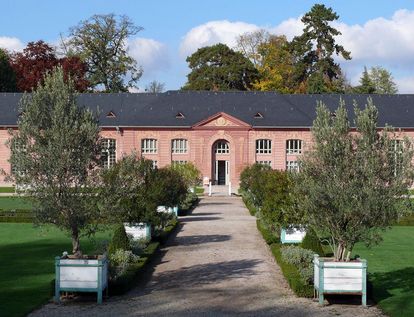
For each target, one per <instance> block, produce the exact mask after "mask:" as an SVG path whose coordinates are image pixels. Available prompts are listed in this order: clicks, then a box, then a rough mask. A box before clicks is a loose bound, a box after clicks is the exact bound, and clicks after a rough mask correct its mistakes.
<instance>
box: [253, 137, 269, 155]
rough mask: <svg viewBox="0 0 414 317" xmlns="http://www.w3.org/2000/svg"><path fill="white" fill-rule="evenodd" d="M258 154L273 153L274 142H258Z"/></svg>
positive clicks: (262, 140) (265, 140) (264, 140)
mask: <svg viewBox="0 0 414 317" xmlns="http://www.w3.org/2000/svg"><path fill="white" fill-rule="evenodd" d="M256 153H257V154H271V153H272V140H268V139H259V140H256Z"/></svg>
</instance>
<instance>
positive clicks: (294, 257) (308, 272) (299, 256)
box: [280, 245, 314, 284]
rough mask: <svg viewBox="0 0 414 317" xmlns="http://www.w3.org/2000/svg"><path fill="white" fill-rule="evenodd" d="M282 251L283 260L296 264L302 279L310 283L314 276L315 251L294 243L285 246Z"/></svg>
mask: <svg viewBox="0 0 414 317" xmlns="http://www.w3.org/2000/svg"><path fill="white" fill-rule="evenodd" d="M280 251H281V254H282V260H283V261H285V262H286V263H289V264H292V265H294V266H296V267H297V269H298V271H299V274H300V276H301V278H302V281H303V282H304V283H306V284H309V283H310V282H311V281H312V278H313V265H312V260H313V256H314V252H313V251H311V250H307V249H303V248H301V247H298V246H292V245H289V246H283V247H282V248H281V249H280Z"/></svg>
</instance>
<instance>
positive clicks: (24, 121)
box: [9, 68, 100, 254]
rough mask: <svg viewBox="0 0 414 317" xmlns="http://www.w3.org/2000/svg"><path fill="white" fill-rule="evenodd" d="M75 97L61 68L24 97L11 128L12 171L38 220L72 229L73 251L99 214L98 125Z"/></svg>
mask: <svg viewBox="0 0 414 317" xmlns="http://www.w3.org/2000/svg"><path fill="white" fill-rule="evenodd" d="M76 96H77V95H76V90H75V86H74V83H73V81H72V80H70V79H69V80H67V81H65V79H64V73H63V70H62V69H61V68H58V69H56V70H55V71H54V72H52V73H48V74H46V76H45V78H44V83H43V84H41V85H39V86H37V89H36V90H35V91H34V92H33V93H32V94H31V95H24V96H23V98H22V99H21V104H20V112H21V113H22V115H21V116H20V118H19V121H18V131H16V132H11V133H12V138H11V141H10V147H11V157H10V163H11V166H12V167H13V173H12V175H9V176H10V177H11V178H13V180H14V181H15V183H16V186H17V187H18V188H23V189H24V191H25V195H26V196H28V197H29V198H32V199H33V200H34V201H35V204H34V206H35V209H34V213H35V216H36V219H37V221H39V222H40V223H51V224H54V225H56V226H57V227H59V228H61V229H63V230H66V231H68V232H69V233H70V235H71V237H72V245H73V253H74V254H75V253H76V254H78V253H79V252H80V243H79V238H80V236H81V235H82V234H90V233H93V232H94V231H95V229H96V227H97V224H98V222H99V218H100V216H99V213H98V208H97V206H96V197H95V196H96V195H95V193H94V192H93V190H92V189H93V188H94V187H95V186H96V182H95V179H94V177H93V175H94V171H95V170H96V167H97V163H98V156H99V153H100V151H99V126H98V121H97V118H96V117H95V115H94V114H93V113H92V112H91V111H89V110H86V109H84V108H80V107H78V104H77V99H76Z"/></svg>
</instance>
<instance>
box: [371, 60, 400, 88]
mask: <svg viewBox="0 0 414 317" xmlns="http://www.w3.org/2000/svg"><path fill="white" fill-rule="evenodd" d="M369 75H370V78H371V81H372V83H373V85H374V87H375V93H377V94H396V93H398V88H397V85H396V84H395V82H394V78H393V77H392V74H391V72H389V71H388V70H386V69H385V68H383V67H381V66H376V67H372V68H371V69H370V72H369Z"/></svg>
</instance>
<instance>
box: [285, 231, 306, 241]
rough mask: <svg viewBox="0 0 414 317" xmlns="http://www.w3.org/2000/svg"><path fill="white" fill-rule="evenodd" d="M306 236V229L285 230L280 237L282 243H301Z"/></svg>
mask: <svg viewBox="0 0 414 317" xmlns="http://www.w3.org/2000/svg"><path fill="white" fill-rule="evenodd" d="M305 236H306V230H305V229H304V228H300V229H296V228H288V229H285V228H283V229H282V232H281V235H280V240H281V242H282V243H301V242H302V240H303V238H305Z"/></svg>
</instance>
